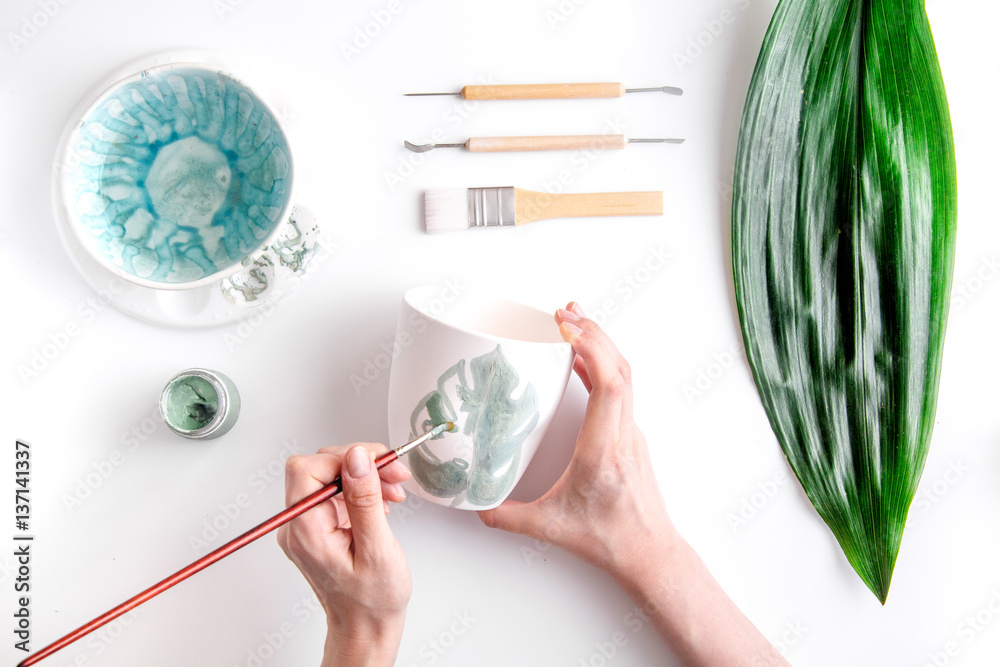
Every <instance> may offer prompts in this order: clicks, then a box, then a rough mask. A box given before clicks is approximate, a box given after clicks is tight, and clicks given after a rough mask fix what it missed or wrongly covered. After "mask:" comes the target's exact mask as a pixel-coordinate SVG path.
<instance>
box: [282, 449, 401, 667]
mask: <svg viewBox="0 0 1000 667" xmlns="http://www.w3.org/2000/svg"><path fill="white" fill-rule="evenodd" d="M384 451H386V448H385V447H384V446H383V445H378V444H373V443H364V444H358V445H348V446H345V447H324V448H323V449H320V450H319V452H318V453H316V454H313V455H311V456H293V457H290V458H289V459H288V462H287V463H286V464H285V504H286V505H289V506H291V505H293V504H295V503H296V502H298V500H299V499H300V498H304V497H306V496H308V495H309V494H311V493H313V492H314V491H316V490H317V489H321V488H323V487H324V486H326V485H327V484H329V483H330V482H331V481H332V480H334V479H336V478H337V476H338V475H340V476H341V478H342V481H343V485H344V491H343V493H342V494H341V495H340V496H337V497H336V498H334V499H333V500H331V501H329V502H326V503H323V504H322V505H320V506H318V507H316V508H315V509H313V510H312V511H311V512H308V513H306V514H303V515H302V516H300V517H298V518H297V519H295V520H294V521H292V522H291V523H287V524H285V525H284V526H282V527H281V528H279V529H278V544H279V545H281V548H282V550H283V551H284V552H285V554H286V555H287V556H288V558H289V559H290V560H291V561H292V562H293V563H295V565H296V566H297V567H298V568H299V570H301V572H302V574H303V576H304V577H305V578H306V581H308V582H309V585H310V586H311V587H312V589H313V591H314V592H315V593H316V597H317V598H319V601H320V604H322V605H323V609H324V610H325V611H326V619H327V639H326V646H325V647H324V651H323V663H322V665H323V667H327V666H332V665H341V666H347V667H350V666H351V665H383V664H384V665H391V664H393V661H394V660H395V657H396V651H397V650H398V647H399V641H400V637H401V636H402V633H403V621H404V617H405V614H406V604H407V602H409V600H410V592H411V581H410V570H409V566H408V565H407V563H406V556H405V555H404V554H403V548H402V547H401V546H400V544H399V542H398V541H396V538H395V537H394V536H393V535H392V532H391V531H390V529H389V524H388V523H387V522H386V519H385V514H386V513H388V511H389V505H388V501H392V502H401V501H402V500H404V499H405V498H406V494H405V493H404V492H403V489H402V487H401V486H400V485H399V483H400V482H403V481H405V480H406V479H407V478H408V477H409V476H410V472H409V470H407V469H406V467H404V466H403V465H402V464H400V463H399V462H398V461H394V462H393V463H390V464H389V465H387V466H385V467H384V468H382V469H381V470H376V469H375V465H374V463H373V461H374V456H375V454H376V453H379V454H381V453H382V452H384Z"/></svg>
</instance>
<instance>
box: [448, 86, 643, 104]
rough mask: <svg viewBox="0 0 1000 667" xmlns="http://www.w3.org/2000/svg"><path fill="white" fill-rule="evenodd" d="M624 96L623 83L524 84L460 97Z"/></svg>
mask: <svg viewBox="0 0 1000 667" xmlns="http://www.w3.org/2000/svg"><path fill="white" fill-rule="evenodd" d="M624 94H625V84H623V83H525V84H518V85H504V86H489V85H486V86H466V87H465V88H462V97H464V98H465V99H467V100H577V99H591V98H598V97H621V96H622V95H624Z"/></svg>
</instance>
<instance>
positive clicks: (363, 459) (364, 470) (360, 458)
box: [347, 447, 372, 479]
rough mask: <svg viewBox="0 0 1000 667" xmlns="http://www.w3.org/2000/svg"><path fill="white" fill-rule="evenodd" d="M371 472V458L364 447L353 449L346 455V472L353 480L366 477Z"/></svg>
mask: <svg viewBox="0 0 1000 667" xmlns="http://www.w3.org/2000/svg"><path fill="white" fill-rule="evenodd" d="M371 471H372V457H371V454H370V453H369V452H368V450H367V449H365V448H364V447H355V448H354V449H352V450H351V451H350V452H348V453H347V472H348V473H349V474H350V475H351V477H353V478H354V479H360V478H361V477H367V476H368V475H369V474H371Z"/></svg>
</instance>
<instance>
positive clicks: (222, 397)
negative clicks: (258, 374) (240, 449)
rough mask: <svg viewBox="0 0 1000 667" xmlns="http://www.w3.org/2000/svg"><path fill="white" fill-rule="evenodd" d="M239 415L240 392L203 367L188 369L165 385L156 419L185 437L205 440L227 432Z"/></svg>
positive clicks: (221, 376) (216, 372)
mask: <svg viewBox="0 0 1000 667" xmlns="http://www.w3.org/2000/svg"><path fill="white" fill-rule="evenodd" d="M239 415H240V393H239V392H238V391H237V390H236V385H235V384H233V381H232V380H230V379H229V378H228V377H226V376H225V375H223V374H222V373H220V372H218V371H212V370H208V369H207V368H189V369H187V370H185V371H181V372H180V373H178V374H177V375H175V376H174V377H172V378H171V379H170V381H169V382H167V386H165V387H164V388H163V392H162V393H161V394H160V416H161V417H162V418H163V423H165V424H166V425H167V427H168V428H170V430H171V431H173V432H174V433H177V434H178V435H182V436H184V437H185V438H192V439H194V440H209V439H211V438H218V437H219V436H220V435H223V434H224V433H226V432H228V431H229V429H231V428H232V427H233V425H234V424H235V423H236V419H237V418H238V417H239Z"/></svg>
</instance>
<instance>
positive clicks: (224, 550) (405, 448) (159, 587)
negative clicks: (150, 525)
mask: <svg viewBox="0 0 1000 667" xmlns="http://www.w3.org/2000/svg"><path fill="white" fill-rule="evenodd" d="M454 428H455V424H454V423H452V422H446V423H444V424H439V425H438V426H435V427H434V428H432V429H431V430H430V431H428V432H427V433H425V434H423V435H422V436H420V437H419V438H417V439H416V440H414V441H412V442H408V443H406V444H405V445H401V446H399V447H397V448H396V449H393V450H390V451H388V452H386V453H385V454H382V455H381V456H379V457H378V458H376V459H375V467H376V468H377V469H381V468H384V467H385V466H387V465H389V464H390V463H392V462H393V461H395V460H396V459H398V458H400V457H401V456H403V455H404V454H406V453H407V452H409V451H410V450H411V449H413V448H414V447H416V446H417V445H420V444H423V443H424V442H426V441H428V440H430V439H431V438H433V437H435V436H437V435H440V434H441V433H444V432H445V431H451V430H452V429H454ZM343 488H344V487H343V482H342V481H341V478H340V477H338V478H337V479H335V480H333V481H332V482H331V483H330V484H328V485H327V486H324V487H323V488H322V489H320V490H319V491H316V492H314V493H311V494H310V495H308V496H306V497H305V498H303V499H302V500H300V501H299V502H297V503H295V504H294V505H292V506H291V507H288V508H286V509H285V510H283V511H281V512H278V513H277V514H275V515H274V516H273V517H271V518H270V519H268V520H267V521H265V522H263V523H261V524H260V525H258V526H257V527H256V528H252V529H250V530H248V531H247V532H245V533H243V534H242V535H240V536H239V537H237V538H236V539H234V540H232V541H231V542H227V543H226V544H224V545H222V546H221V547H219V548H218V549H216V550H215V551H213V552H211V553H210V554H207V555H205V556H202V557H201V558H199V559H198V560H196V561H195V562H193V563H191V564H190V565H188V566H187V567H185V568H183V569H181V570H178V571H177V572H175V573H174V574H172V575H170V576H169V577H167V578H166V579H164V580H163V581H161V582H159V583H158V584H156V585H154V586H151V587H150V588H147V589H146V590H144V591H143V592H141V593H139V594H138V595H136V596H135V597H133V598H130V599H129V600H126V601H125V602H123V603H121V604H120V605H118V606H117V607H115V608H114V609H112V610H110V611H108V612H106V613H104V614H101V615H100V616H98V617H97V618H95V619H94V620H92V621H90V622H89V623H87V624H85V625H82V626H80V627H79V628H77V629H76V630H74V631H73V632H71V633H69V634H68V635H66V636H65V637H63V638H61V639H59V640H57V641H55V642H53V643H51V644H49V645H48V646H46V647H45V648H43V649H42V650H40V651H37V652H35V653H33V654H32V655H30V656H28V657H27V658H25V659H24V660H22V661H21V662H20V663H18V665H17V667H29V666H30V665H34V664H35V663H37V662H38V661H39V660H42V659H44V658H47V657H48V656H50V655H52V654H53V653H55V652H56V651H58V650H60V649H62V648H65V647H66V646H68V645H70V644H72V643H73V642H75V641H76V640H78V639H80V638H81V637H84V636H86V635H87V634H89V633H91V632H93V631H94V630H96V629H97V628H99V627H101V626H102V625H104V624H105V623H110V622H111V621H113V620H114V619H116V618H118V617H119V616H121V615H122V614H125V613H127V612H129V611H131V610H132V609H135V608H136V607H138V606H139V605H141V604H142V603H143V602H146V601H147V600H150V599H152V598H154V597H156V596H157V595H159V594H160V593H162V592H163V591H165V590H167V589H168V588H170V587H172V586H175V585H177V584H179V583H180V582H182V581H184V580H185V579H187V578H188V577H190V576H191V575H193V574H195V573H197V572H201V571H202V570H204V569H205V568H206V567H208V566H209V565H212V564H213V563H216V562H218V561H220V560H222V559H223V558H225V557H226V556H228V555H229V554H231V553H233V552H234V551H236V550H237V549H241V548H243V547H245V546H246V545H248V544H250V543H251V542H253V541H254V540H256V539H257V538H259V537H263V536H264V535H267V534H268V533H270V532H271V531H273V530H274V529H276V528H278V527H279V526H282V525H284V524H286V523H288V522H289V521H291V520H292V519H294V518H295V517H297V516H299V515H301V514H304V513H306V512H308V511H309V510H311V509H312V508H314V507H316V506H317V505H320V504H322V503H324V502H326V501H327V500H329V499H330V498H333V497H334V496H336V495H337V494H339V493H340V492H341V491H343Z"/></svg>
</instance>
